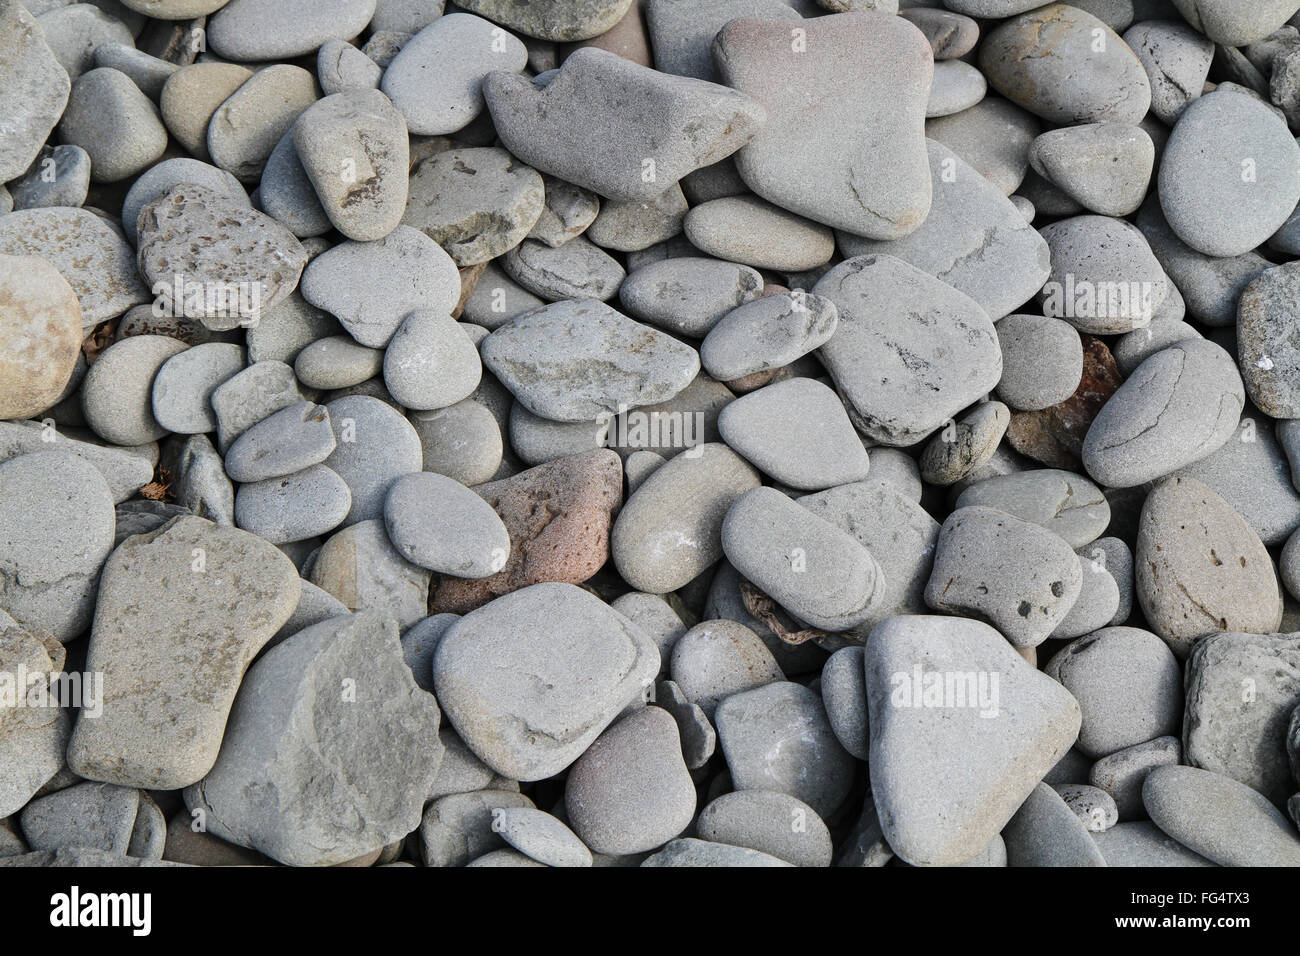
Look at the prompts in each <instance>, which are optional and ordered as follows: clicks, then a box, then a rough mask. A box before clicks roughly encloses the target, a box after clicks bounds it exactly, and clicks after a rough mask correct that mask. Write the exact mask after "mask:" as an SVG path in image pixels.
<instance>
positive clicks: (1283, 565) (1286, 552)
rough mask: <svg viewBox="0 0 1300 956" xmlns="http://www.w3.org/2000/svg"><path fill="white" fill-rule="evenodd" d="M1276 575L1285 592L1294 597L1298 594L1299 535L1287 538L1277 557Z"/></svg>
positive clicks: (1299, 578)
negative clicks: (1279, 578)
mask: <svg viewBox="0 0 1300 956" xmlns="http://www.w3.org/2000/svg"><path fill="white" fill-rule="evenodd" d="M1277 564H1278V575H1279V577H1281V579H1282V584H1283V586H1284V587H1285V588H1286V589H1287V592H1288V593H1289V594H1290V595H1291V596H1292V597H1295V595H1296V593H1297V592H1300V533H1294V534H1292V535H1291V537H1289V538H1287V540H1286V544H1285V545H1283V547H1282V553H1281V554H1280V555H1279V556H1278V561H1277Z"/></svg>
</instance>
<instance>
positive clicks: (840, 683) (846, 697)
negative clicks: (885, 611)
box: [821, 647, 869, 760]
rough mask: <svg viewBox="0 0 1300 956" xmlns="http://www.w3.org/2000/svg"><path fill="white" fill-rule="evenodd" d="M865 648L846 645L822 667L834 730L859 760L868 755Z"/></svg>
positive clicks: (824, 697)
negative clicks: (863, 656)
mask: <svg viewBox="0 0 1300 956" xmlns="http://www.w3.org/2000/svg"><path fill="white" fill-rule="evenodd" d="M865 680H866V678H865V676H864V671H863V664H862V648H860V647H842V648H840V649H839V650H838V651H836V652H835V653H834V654H832V655H831V656H830V657H828V658H827V659H826V665H825V666H824V667H823V668H822V675H821V692H822V706H824V707H825V708H826V718H827V719H828V720H829V721H830V722H831V730H833V731H835V737H836V739H837V740H839V742H840V746H842V747H843V748H844V749H845V750H847V751H848V752H849V753H850V754H852V755H853V756H854V757H857V758H858V759H859V760H866V759H867V756H868V749H867V748H868V743H869V736H868V733H867V685H866V683H865Z"/></svg>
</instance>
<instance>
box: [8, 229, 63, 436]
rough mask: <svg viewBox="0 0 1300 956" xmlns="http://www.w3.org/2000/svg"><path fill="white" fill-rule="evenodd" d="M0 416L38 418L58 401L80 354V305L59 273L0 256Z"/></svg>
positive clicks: (40, 263) (35, 261)
mask: <svg viewBox="0 0 1300 956" xmlns="http://www.w3.org/2000/svg"><path fill="white" fill-rule="evenodd" d="M0 300H2V301H3V302H4V307H3V309H0V341H3V342H4V345H5V352H4V354H3V355H2V356H0V418H27V417H29V416H32V415H38V414H40V413H41V412H43V411H45V410H46V409H47V408H49V407H50V406H51V405H54V404H55V403H56V402H58V401H59V400H60V399H61V398H62V397H63V393H64V391H65V389H66V387H67V386H68V385H69V384H71V383H70V379H71V378H72V376H73V373H74V370H75V368H76V364H77V357H78V356H79V355H80V354H81V339H82V331H81V307H80V306H79V305H78V304H77V296H76V293H75V292H74V291H73V289H72V286H70V285H69V284H68V282H67V280H65V279H64V278H63V276H62V275H60V273H59V271H58V270H57V269H56V268H55V267H54V266H53V265H52V264H50V263H49V262H47V261H45V260H44V259H39V258H37V257H35V256H8V255H0Z"/></svg>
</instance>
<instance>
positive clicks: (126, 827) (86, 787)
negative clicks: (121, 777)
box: [19, 782, 140, 854]
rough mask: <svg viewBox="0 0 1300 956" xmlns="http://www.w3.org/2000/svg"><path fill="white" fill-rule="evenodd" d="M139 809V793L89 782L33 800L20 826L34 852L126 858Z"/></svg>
mask: <svg viewBox="0 0 1300 956" xmlns="http://www.w3.org/2000/svg"><path fill="white" fill-rule="evenodd" d="M139 808H140V791H139V790H133V789H131V788H130V787H118V786H114V785H113V784H111V783H90V782H87V783H80V784H77V785H76V786H73V787H68V788H67V789H66V790H60V791H58V792H57V793H52V794H50V795H48V796H45V797H40V798H39V799H36V800H33V801H32V802H31V803H29V804H28V805H27V806H26V807H24V808H23V812H22V814H21V815H20V816H19V822H20V824H21V825H22V829H23V838H24V839H25V840H26V841H27V845H28V846H29V847H31V849H33V850H57V849H59V848H61V847H72V846H81V847H91V848H94V849H99V850H106V851H108V852H110V853H122V854H125V853H126V851H127V847H128V846H129V845H130V843H131V830H132V828H133V827H134V826H135V818H136V814H137V812H138V811H139Z"/></svg>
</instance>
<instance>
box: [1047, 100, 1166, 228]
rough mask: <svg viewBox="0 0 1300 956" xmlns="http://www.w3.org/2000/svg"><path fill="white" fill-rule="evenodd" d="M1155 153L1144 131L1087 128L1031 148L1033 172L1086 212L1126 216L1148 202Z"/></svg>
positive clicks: (1070, 129)
mask: <svg viewBox="0 0 1300 956" xmlns="http://www.w3.org/2000/svg"><path fill="white" fill-rule="evenodd" d="M1155 158H1156V150H1155V144H1154V143H1152V142H1151V137H1150V136H1148V135H1147V133H1146V131H1145V130H1144V129H1142V127H1140V126H1136V125H1133V124H1129V123H1114V122H1107V123H1085V124H1082V125H1079V126H1067V127H1063V128H1061V129H1054V130H1049V131H1048V132H1046V133H1043V134H1042V135H1041V136H1039V137H1038V138H1037V139H1035V140H1034V142H1033V144H1032V145H1031V146H1030V148H1029V162H1030V165H1032V166H1033V168H1034V170H1035V171H1036V172H1037V173H1038V174H1039V175H1040V176H1043V177H1045V178H1047V179H1049V180H1051V182H1052V184H1053V185H1055V186H1056V187H1057V188H1059V189H1061V190H1062V191H1063V192H1064V193H1065V194H1066V195H1068V196H1069V197H1070V198H1072V199H1074V200H1075V201H1076V202H1078V203H1079V205H1081V206H1083V207H1084V208H1085V209H1089V210H1092V211H1093V212H1096V213H1100V214H1101V215H1103V216H1127V215H1129V214H1130V213H1134V212H1136V211H1137V209H1138V207H1139V206H1141V205H1142V200H1143V199H1145V198H1146V193H1147V186H1148V185H1149V184H1150V182H1151V171H1152V169H1153V168H1154V166H1155Z"/></svg>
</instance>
